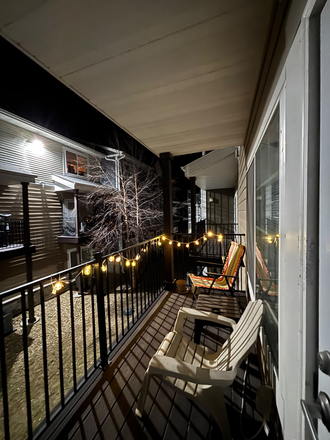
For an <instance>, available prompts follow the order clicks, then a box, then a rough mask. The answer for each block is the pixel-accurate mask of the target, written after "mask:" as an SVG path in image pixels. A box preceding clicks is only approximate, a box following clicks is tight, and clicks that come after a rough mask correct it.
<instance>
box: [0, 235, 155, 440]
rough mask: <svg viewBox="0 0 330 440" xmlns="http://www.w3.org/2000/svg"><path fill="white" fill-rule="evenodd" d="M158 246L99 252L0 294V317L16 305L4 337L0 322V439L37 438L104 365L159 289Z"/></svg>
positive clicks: (148, 306)
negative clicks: (30, 305)
mask: <svg viewBox="0 0 330 440" xmlns="http://www.w3.org/2000/svg"><path fill="white" fill-rule="evenodd" d="M157 242H158V240H157V239H154V240H151V241H146V242H144V243H141V244H139V245H137V246H133V247H129V248H127V249H124V250H121V251H120V252H117V253H115V254H110V255H106V256H102V255H101V254H100V253H98V254H95V255H94V259H93V260H91V261H89V262H88V263H84V264H82V265H79V266H76V267H73V268H71V269H67V270H64V271H62V272H58V273H56V274H53V275H51V276H48V277H45V278H42V279H40V280H37V281H33V282H31V283H28V284H25V285H23V286H20V287H17V288H15V289H12V290H10V291H7V292H3V293H1V294H0V316H8V307H9V303H8V298H11V301H12V302H11V304H13V301H16V302H19V306H20V310H19V312H18V313H19V314H17V315H16V316H15V317H14V318H13V322H14V327H16V328H17V331H14V332H11V333H10V334H5V325H4V320H2V321H1V323H0V366H1V368H0V372H1V388H0V395H1V403H0V409H2V411H1V414H2V416H0V438H6V439H23V438H24V439H25V438H29V439H32V438H38V436H39V435H41V434H42V433H43V432H44V431H45V429H46V428H47V427H48V426H49V425H50V424H51V422H52V421H53V420H54V419H55V417H56V416H57V415H58V414H59V413H60V412H61V411H62V410H63V409H64V408H65V407H66V405H67V404H68V402H69V401H71V399H72V398H73V397H74V396H75V395H76V393H77V392H78V390H79V389H81V387H82V386H83V385H84V384H85V383H86V381H87V379H88V378H89V377H91V375H92V374H93V373H94V372H95V371H96V369H97V368H98V367H99V366H100V367H105V366H106V365H107V363H108V357H109V355H110V354H111V352H112V351H113V350H114V348H115V347H116V346H117V345H118V344H119V343H120V342H124V340H125V338H127V337H128V336H129V334H130V333H131V330H132V328H134V326H135V325H136V324H137V322H138V321H139V319H140V318H141V317H142V315H143V314H144V313H145V312H146V311H147V310H148V309H149V308H150V306H151V305H152V304H153V303H154V301H155V300H156V299H157V297H158V296H159V295H160V294H161V293H162V292H163V291H164V288H163V285H164V284H163V280H164V255H163V247H162V246H159V245H158V244H157ZM29 291H30V292H31V291H33V292H34V296H35V304H36V305H35V309H34V315H35V316H37V317H39V318H40V320H39V321H38V322H36V323H35V324H34V325H33V326H30V325H28V323H27V315H28V312H27V304H28V301H27V295H28V292H29ZM17 306H18V304H16V309H17ZM20 323H22V328H20ZM1 406H2V408H1Z"/></svg>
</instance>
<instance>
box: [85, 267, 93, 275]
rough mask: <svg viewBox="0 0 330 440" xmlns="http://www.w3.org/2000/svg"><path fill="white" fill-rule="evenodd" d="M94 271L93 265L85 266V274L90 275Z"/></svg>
mask: <svg viewBox="0 0 330 440" xmlns="http://www.w3.org/2000/svg"><path fill="white" fill-rule="evenodd" d="M91 272H92V266H90V265H88V266H85V268H84V275H90V274H91Z"/></svg>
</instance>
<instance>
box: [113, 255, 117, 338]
mask: <svg viewBox="0 0 330 440" xmlns="http://www.w3.org/2000/svg"><path fill="white" fill-rule="evenodd" d="M113 291H114V296H115V328H116V343H117V344H118V303H117V283H116V261H115V259H114V261H113Z"/></svg>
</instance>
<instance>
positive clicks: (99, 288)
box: [94, 252, 108, 369]
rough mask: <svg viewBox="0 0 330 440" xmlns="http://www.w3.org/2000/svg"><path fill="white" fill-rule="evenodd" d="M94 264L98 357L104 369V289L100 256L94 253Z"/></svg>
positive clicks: (106, 359) (105, 337) (105, 345)
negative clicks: (98, 343) (98, 342)
mask: <svg viewBox="0 0 330 440" xmlns="http://www.w3.org/2000/svg"><path fill="white" fill-rule="evenodd" d="M94 258H95V260H96V263H95V266H94V267H95V278H96V296H97V315H98V322H99V340H100V357H101V366H102V368H103V369H105V368H106V367H107V365H108V349H107V331H106V325H105V308H104V289H103V272H102V270H101V266H102V254H101V252H96V253H95V254H94Z"/></svg>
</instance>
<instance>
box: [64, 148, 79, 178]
mask: <svg viewBox="0 0 330 440" xmlns="http://www.w3.org/2000/svg"><path fill="white" fill-rule="evenodd" d="M66 172H67V173H71V174H77V155H76V154H74V153H70V151H67V152H66Z"/></svg>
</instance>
